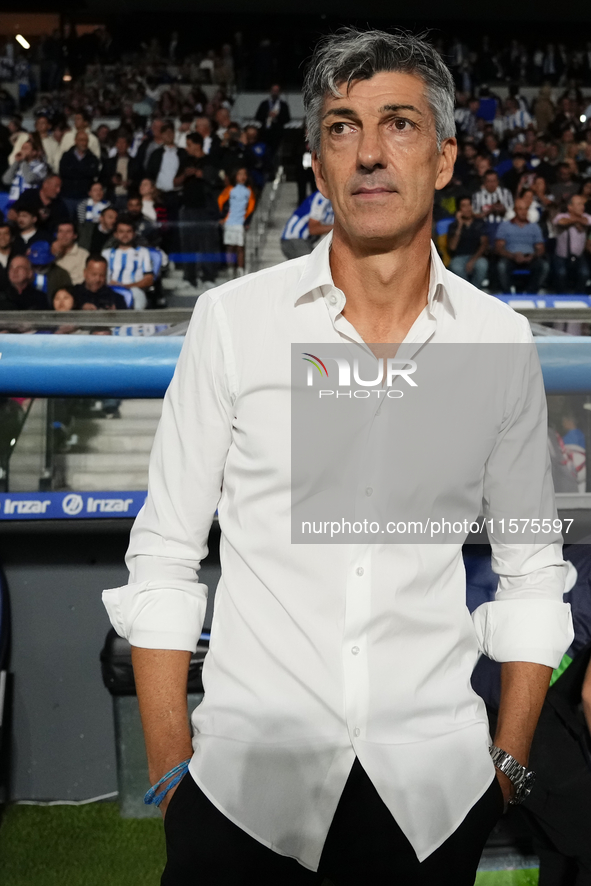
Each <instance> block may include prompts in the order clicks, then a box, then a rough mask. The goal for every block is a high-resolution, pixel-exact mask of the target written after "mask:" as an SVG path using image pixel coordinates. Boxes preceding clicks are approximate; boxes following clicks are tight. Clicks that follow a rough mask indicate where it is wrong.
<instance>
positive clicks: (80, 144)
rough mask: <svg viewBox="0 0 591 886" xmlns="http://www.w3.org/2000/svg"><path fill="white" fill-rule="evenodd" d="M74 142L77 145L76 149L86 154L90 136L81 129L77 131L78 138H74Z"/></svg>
mask: <svg viewBox="0 0 591 886" xmlns="http://www.w3.org/2000/svg"><path fill="white" fill-rule="evenodd" d="M74 144H75V145H76V150H77V151H79V152H80V153H81V154H85V153H86V150H87V148H88V136H87V135H86V133H85V132H84V131H83V130H81V131H80V132H77V133H76V138H75V139H74Z"/></svg>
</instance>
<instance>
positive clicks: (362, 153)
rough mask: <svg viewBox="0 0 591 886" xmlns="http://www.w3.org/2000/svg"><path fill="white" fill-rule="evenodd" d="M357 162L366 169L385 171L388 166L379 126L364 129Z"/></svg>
mask: <svg viewBox="0 0 591 886" xmlns="http://www.w3.org/2000/svg"><path fill="white" fill-rule="evenodd" d="M357 162H358V165H359V166H360V167H363V168H365V169H376V168H380V169H383V168H384V167H385V166H386V154H385V145H384V142H383V139H382V136H381V134H380V128H379V126H377V125H369V126H364V127H363V130H362V131H361V137H360V139H359V146H358V149H357Z"/></svg>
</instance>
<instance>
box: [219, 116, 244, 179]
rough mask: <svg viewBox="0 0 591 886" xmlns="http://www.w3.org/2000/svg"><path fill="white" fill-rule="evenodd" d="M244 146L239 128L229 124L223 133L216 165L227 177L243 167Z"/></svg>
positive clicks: (234, 124)
mask: <svg viewBox="0 0 591 886" xmlns="http://www.w3.org/2000/svg"><path fill="white" fill-rule="evenodd" d="M245 152H246V146H245V144H244V141H243V140H242V139H241V133H240V127H239V125H238V124H237V123H229V124H228V126H227V128H226V131H225V132H224V135H223V138H222V141H221V144H220V150H219V158H218V163H219V166H220V167H221V168H222V169H223V170H224V172H225V173H226V175H227V176H230V175H231V174H232V173H233V172H235V171H236V170H237V169H239V168H240V167H241V166H245V157H244V155H245Z"/></svg>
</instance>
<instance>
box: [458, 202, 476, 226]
mask: <svg viewBox="0 0 591 886" xmlns="http://www.w3.org/2000/svg"><path fill="white" fill-rule="evenodd" d="M460 214H461V216H462V218H465V219H466V221H469V220H470V219H471V218H472V216H473V214H474V213H473V212H472V201H471V200H470V199H468V198H466V197H464V198H463V199H462V200H460Z"/></svg>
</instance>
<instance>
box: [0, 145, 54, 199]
mask: <svg viewBox="0 0 591 886" xmlns="http://www.w3.org/2000/svg"><path fill="white" fill-rule="evenodd" d="M47 171H48V170H47V164H46V162H45V160H44V159H43V155H42V153H41V151H40V150H39V148H38V147H35V145H34V143H33V140H32V139H31V138H29V139H27V140H26V141H25V142H24V144H23V146H22V147H21V149H20V151H18V152H17V154H16V155H15V159H14V163H12V164H11V165H10V166H9V167H8V169H7V170H6V172H5V173H4V175H3V176H2V181H3V183H4V184H5V185H9V186H10V191H9V194H8V205H9V206H11V205H13V204H14V203H16V202H17V200H18V199H19V197H20V196H21V195H22V194H23V193H24V192H25V191H27V190H28V189H29V188H34V187H37V186H38V185H40V184H41V182H42V181H43V179H44V178H45V177H46V176H47Z"/></svg>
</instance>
